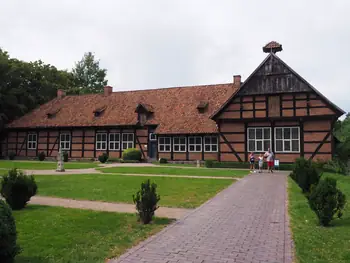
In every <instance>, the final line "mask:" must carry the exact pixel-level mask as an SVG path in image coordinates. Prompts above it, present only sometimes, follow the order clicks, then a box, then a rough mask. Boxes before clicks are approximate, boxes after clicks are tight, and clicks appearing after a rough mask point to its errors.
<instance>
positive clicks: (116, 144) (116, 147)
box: [108, 132, 120, 151]
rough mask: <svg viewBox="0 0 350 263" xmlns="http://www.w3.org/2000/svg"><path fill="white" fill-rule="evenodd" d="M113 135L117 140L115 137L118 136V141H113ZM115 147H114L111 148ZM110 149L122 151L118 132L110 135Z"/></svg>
mask: <svg viewBox="0 0 350 263" xmlns="http://www.w3.org/2000/svg"><path fill="white" fill-rule="evenodd" d="M111 135H113V136H114V138H116V137H115V136H117V138H118V140H116V139H114V140H112V139H111V137H112V136H111ZM111 146H113V147H111ZM108 149H109V150H110V151H119V150H120V133H118V132H111V133H110V134H109V135H108Z"/></svg>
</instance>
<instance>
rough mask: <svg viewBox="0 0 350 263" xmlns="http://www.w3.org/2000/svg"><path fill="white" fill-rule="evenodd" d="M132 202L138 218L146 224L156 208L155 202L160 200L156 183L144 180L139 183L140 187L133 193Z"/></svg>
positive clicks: (150, 219)
mask: <svg viewBox="0 0 350 263" xmlns="http://www.w3.org/2000/svg"><path fill="white" fill-rule="evenodd" d="M133 200H134V204H135V205H136V210H137V212H138V215H139V219H140V220H141V221H142V222H143V223H144V224H148V223H149V222H151V221H152V218H153V216H154V212H155V211H156V210H157V209H158V206H157V203H158V202H159V200H160V197H159V195H158V194H157V185H156V184H155V183H152V184H151V182H150V180H147V181H145V182H144V183H142V184H141V189H140V190H139V191H138V192H137V193H136V195H133Z"/></svg>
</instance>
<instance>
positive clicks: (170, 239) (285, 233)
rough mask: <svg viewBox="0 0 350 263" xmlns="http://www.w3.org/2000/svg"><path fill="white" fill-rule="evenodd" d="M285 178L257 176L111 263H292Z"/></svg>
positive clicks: (273, 175)
mask: <svg viewBox="0 0 350 263" xmlns="http://www.w3.org/2000/svg"><path fill="white" fill-rule="evenodd" d="M286 183H287V182H286V176H285V174H282V173H280V174H277V173H275V174H253V175H250V176H247V177H246V178H244V179H242V180H240V181H238V182H236V183H235V184H233V185H231V186H230V187H229V188H227V189H225V190H224V191H222V192H221V193H219V194H218V195H217V196H215V197H214V198H213V199H211V200H210V201H208V202H207V203H206V204H204V205H202V206H201V207H199V208H198V209H196V210H194V211H193V212H192V213H190V214H189V215H188V216H186V217H185V218H183V219H181V220H179V221H177V222H176V223H174V224H173V225H170V226H169V227H167V228H165V229H164V230H163V231H161V232H159V233H158V234H156V235H155V236H153V237H150V238H149V239H147V240H145V241H143V242H141V243H140V244H139V245H138V246H136V247H134V248H132V249H131V250H129V251H128V252H126V253H125V254H124V255H122V256H121V257H120V258H119V259H115V260H111V261H110V262H109V263H131V262H135V263H139V262H149V263H165V262H167V263H175V262H179V263H186V262H187V263H189V262H193V263H197V262H201V263H204V262H208V263H218V262H220V263H221V262H222V263H224V262H236V263H243V262H244V263H291V262H292V241H291V235H290V231H289V228H288V224H289V223H288V222H289V219H288V214H287V207H286V205H287V193H286Z"/></svg>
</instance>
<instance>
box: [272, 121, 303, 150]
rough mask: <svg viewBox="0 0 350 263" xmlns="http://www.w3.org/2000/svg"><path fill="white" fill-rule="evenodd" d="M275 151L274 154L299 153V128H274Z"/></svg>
mask: <svg viewBox="0 0 350 263" xmlns="http://www.w3.org/2000/svg"><path fill="white" fill-rule="evenodd" d="M275 151H276V152H299V151H300V131H299V127H276V128H275Z"/></svg>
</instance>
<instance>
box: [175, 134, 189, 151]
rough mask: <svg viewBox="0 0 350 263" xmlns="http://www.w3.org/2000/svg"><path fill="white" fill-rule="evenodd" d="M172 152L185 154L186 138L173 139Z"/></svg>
mask: <svg viewBox="0 0 350 263" xmlns="http://www.w3.org/2000/svg"><path fill="white" fill-rule="evenodd" d="M173 149H174V152H186V137H174V138H173Z"/></svg>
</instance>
